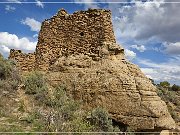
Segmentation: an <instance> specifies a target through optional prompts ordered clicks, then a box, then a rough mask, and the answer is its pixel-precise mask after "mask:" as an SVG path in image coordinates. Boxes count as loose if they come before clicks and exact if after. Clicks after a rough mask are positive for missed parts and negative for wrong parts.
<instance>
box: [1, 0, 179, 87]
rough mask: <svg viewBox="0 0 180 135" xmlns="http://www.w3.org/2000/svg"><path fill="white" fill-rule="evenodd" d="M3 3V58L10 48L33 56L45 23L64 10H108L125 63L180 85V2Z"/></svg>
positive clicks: (11, 0)
mask: <svg viewBox="0 0 180 135" xmlns="http://www.w3.org/2000/svg"><path fill="white" fill-rule="evenodd" d="M0 2H2V3H0V18H1V21H0V53H2V54H3V55H4V56H5V57H7V56H8V54H9V50H10V48H14V49H21V50H23V51H24V52H26V53H27V52H33V51H34V50H35V47H36V44H37V34H38V32H39V30H40V27H41V22H42V21H44V20H45V19H48V18H50V17H51V16H53V15H54V14H56V13H57V11H58V10H59V9H61V8H64V9H65V10H67V11H68V13H69V14H72V13H73V12H75V11H78V10H86V9H88V8H105V9H110V10H111V11H112V22H113V27H114V32H115V36H116V39H117V43H118V44H120V45H122V46H123V47H124V48H125V53H126V58H127V59H128V60H129V61H131V62H133V63H135V64H137V65H139V67H140V68H141V70H142V71H143V72H144V73H145V74H146V75H147V76H148V77H150V78H152V79H154V80H155V81H156V82H159V81H169V82H171V83H172V84H174V83H175V84H179V85H180V25H179V24H180V18H179V16H180V3H167V2H171V1H167V0H147V1H146V2H142V1H139V0H138V1H132V0H114V1H113V2H116V3H110V2H111V1H110V0H109V1H108V0H68V1H67V0H66V2H72V3H55V2H65V1H60V0H1V1H0ZM3 2H4V3H3ZM27 2H34V3H27ZM46 2H54V3H46ZM77 2H79V3H77ZM97 2H98V3H97ZM101 2H103V3H101ZM118 2H119V3H118ZM121 2H124V3H121ZM128 2H132V3H128Z"/></svg>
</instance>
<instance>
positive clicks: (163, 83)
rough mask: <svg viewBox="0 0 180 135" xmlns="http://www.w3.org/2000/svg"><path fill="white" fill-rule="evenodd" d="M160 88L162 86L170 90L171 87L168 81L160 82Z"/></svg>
mask: <svg viewBox="0 0 180 135" xmlns="http://www.w3.org/2000/svg"><path fill="white" fill-rule="evenodd" d="M160 86H162V87H164V88H169V87H170V83H169V82H168V81H163V82H160Z"/></svg>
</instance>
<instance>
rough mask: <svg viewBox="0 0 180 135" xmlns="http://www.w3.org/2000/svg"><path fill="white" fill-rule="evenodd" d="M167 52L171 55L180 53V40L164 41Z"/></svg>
mask: <svg viewBox="0 0 180 135" xmlns="http://www.w3.org/2000/svg"><path fill="white" fill-rule="evenodd" d="M164 47H165V50H164V51H165V53H167V54H170V55H180V42H176V43H164Z"/></svg>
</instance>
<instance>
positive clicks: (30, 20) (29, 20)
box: [21, 17, 41, 32]
mask: <svg viewBox="0 0 180 135" xmlns="http://www.w3.org/2000/svg"><path fill="white" fill-rule="evenodd" d="M21 23H22V24H24V25H27V26H29V27H30V28H31V31H37V32H39V30H40V28H41V23H40V22H38V21H36V20H35V19H34V18H29V17H26V19H25V20H22V21H21Z"/></svg>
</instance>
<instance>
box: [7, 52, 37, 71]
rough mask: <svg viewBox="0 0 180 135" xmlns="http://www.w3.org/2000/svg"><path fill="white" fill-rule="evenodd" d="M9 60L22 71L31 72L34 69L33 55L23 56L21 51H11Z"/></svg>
mask: <svg viewBox="0 0 180 135" xmlns="http://www.w3.org/2000/svg"><path fill="white" fill-rule="evenodd" d="M9 59H12V60H15V61H16V62H17V66H18V67H19V68H20V69H21V70H22V71H32V70H34V67H35V53H29V54H24V53H22V51H21V50H14V49H11V51H10V55H9Z"/></svg>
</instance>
